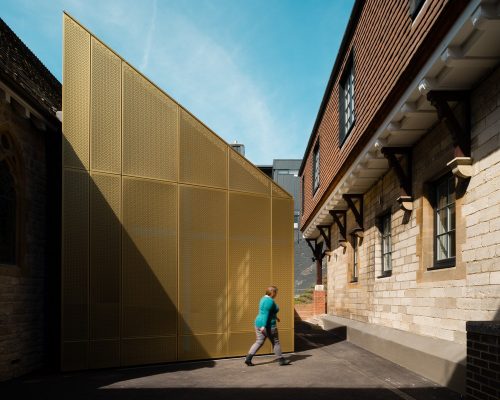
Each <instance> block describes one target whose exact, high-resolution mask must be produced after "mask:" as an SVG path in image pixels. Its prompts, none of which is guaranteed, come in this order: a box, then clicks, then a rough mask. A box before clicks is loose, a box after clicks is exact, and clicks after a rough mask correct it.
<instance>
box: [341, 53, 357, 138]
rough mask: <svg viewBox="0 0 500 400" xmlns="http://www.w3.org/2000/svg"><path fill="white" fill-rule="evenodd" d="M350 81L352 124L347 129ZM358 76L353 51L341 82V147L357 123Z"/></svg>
mask: <svg viewBox="0 0 500 400" xmlns="http://www.w3.org/2000/svg"><path fill="white" fill-rule="evenodd" d="M348 80H349V81H350V88H351V93H350V104H352V107H351V108H352V111H351V115H352V122H351V124H350V125H349V127H348V128H347V129H346V121H345V109H346V108H345V106H346V103H345V92H346V90H345V87H346V82H347V81H348ZM355 88H356V75H355V73H354V49H353V50H351V53H350V54H349V57H348V59H347V62H346V64H345V66H344V71H343V72H342V75H341V77H340V80H339V147H342V145H343V144H344V143H345V141H346V140H347V138H348V137H349V135H350V133H351V131H352V129H353V127H354V125H355V123H356V104H355V100H356V91H355Z"/></svg>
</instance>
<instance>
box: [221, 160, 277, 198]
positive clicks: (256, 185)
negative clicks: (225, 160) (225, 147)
mask: <svg viewBox="0 0 500 400" xmlns="http://www.w3.org/2000/svg"><path fill="white" fill-rule="evenodd" d="M229 188H230V189H232V190H241V191H244V192H249V193H258V194H265V195H268V196H271V181H270V179H269V178H268V177H266V176H265V175H264V174H263V173H262V172H261V171H260V170H259V169H258V168H256V167H255V166H254V165H253V164H251V163H250V162H249V161H247V160H246V159H245V157H243V156H241V155H240V154H239V153H237V152H236V151H230V156H229Z"/></svg>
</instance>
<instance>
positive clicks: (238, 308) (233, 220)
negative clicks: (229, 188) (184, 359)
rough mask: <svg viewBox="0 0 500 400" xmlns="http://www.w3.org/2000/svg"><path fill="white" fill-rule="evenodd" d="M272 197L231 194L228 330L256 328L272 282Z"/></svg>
mask: <svg viewBox="0 0 500 400" xmlns="http://www.w3.org/2000/svg"><path fill="white" fill-rule="evenodd" d="M271 284H272V282H271V199H270V198H266V197H259V196H252V195H247V194H243V193H234V192H230V193H229V331H230V332H241V331H250V332H253V331H254V320H255V317H256V315H257V312H258V307H259V301H260V298H261V297H262V296H263V295H264V293H265V289H266V287H268V286H269V285H271Z"/></svg>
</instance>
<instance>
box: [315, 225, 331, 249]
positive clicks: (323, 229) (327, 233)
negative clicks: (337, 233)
mask: <svg viewBox="0 0 500 400" xmlns="http://www.w3.org/2000/svg"><path fill="white" fill-rule="evenodd" d="M316 228H318V231H319V233H320V235H321V236H322V237H323V241H324V242H325V245H326V248H327V250H328V251H331V250H332V241H331V240H332V235H331V229H330V228H331V225H317V226H316Z"/></svg>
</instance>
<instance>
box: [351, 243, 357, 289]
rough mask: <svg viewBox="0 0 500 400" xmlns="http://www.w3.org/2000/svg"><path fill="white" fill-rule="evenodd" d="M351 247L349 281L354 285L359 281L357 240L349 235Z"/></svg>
mask: <svg viewBox="0 0 500 400" xmlns="http://www.w3.org/2000/svg"><path fill="white" fill-rule="evenodd" d="M351 246H352V268H351V281H350V283H356V282H358V280H359V238H358V235H356V234H351Z"/></svg>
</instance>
